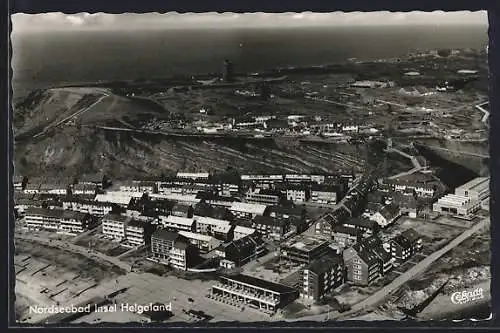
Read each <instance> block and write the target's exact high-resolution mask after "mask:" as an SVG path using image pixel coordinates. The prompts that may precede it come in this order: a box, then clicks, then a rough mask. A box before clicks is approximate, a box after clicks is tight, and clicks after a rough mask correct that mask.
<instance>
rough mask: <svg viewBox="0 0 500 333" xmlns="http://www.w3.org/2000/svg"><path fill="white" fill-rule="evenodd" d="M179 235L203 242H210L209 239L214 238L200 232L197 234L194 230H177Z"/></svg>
mask: <svg viewBox="0 0 500 333" xmlns="http://www.w3.org/2000/svg"><path fill="white" fill-rule="evenodd" d="M179 235H181V236H184V237H186V238H189V239H195V240H200V241H203V242H210V241H211V240H214V239H215V238H214V237H212V236H207V235H202V234H198V233H196V232H190V231H179Z"/></svg>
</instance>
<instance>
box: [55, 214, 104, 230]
mask: <svg viewBox="0 0 500 333" xmlns="http://www.w3.org/2000/svg"><path fill="white" fill-rule="evenodd" d="M96 226H97V219H96V218H95V217H94V216H92V215H90V214H85V213H80V212H73V211H67V210H66V211H64V212H63V214H62V216H61V222H60V225H59V230H58V231H57V232H58V233H61V234H66V235H72V236H76V235H78V234H80V233H83V232H85V231H87V230H89V229H93V228H95V227H96Z"/></svg>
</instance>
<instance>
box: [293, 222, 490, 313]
mask: <svg viewBox="0 0 500 333" xmlns="http://www.w3.org/2000/svg"><path fill="white" fill-rule="evenodd" d="M489 223H490V218H489V217H488V218H485V219H483V220H481V221H480V222H478V223H477V224H475V225H474V226H472V227H471V228H469V229H467V230H466V231H464V232H463V233H461V234H460V235H459V236H458V237H456V238H455V239H453V240H452V241H451V242H449V243H448V244H447V245H445V246H444V247H443V248H441V249H439V250H437V251H435V252H433V253H432V254H430V255H428V256H427V257H425V259H423V260H422V261H420V262H419V263H418V264H417V265H415V266H413V267H412V268H411V269H409V270H408V271H406V272H404V273H403V274H401V275H400V276H398V277H397V278H396V279H394V281H392V282H391V283H389V284H388V285H386V286H385V287H383V288H382V289H380V290H379V291H377V292H376V293H374V294H373V295H371V296H369V297H368V298H366V299H364V300H363V301H361V302H359V303H356V304H354V305H352V306H351V310H350V311H348V312H344V313H338V312H331V313H330V315H329V317H330V319H340V318H341V317H345V316H347V315H352V314H354V313H355V312H357V311H360V310H363V309H369V308H370V307H372V306H374V305H376V304H377V303H380V302H381V301H383V300H384V299H386V298H387V297H388V296H389V295H390V294H391V293H392V292H394V291H395V290H397V289H398V288H399V287H401V286H402V285H403V284H405V283H406V282H408V281H410V280H411V279H413V278H414V277H415V276H417V275H418V274H420V273H421V272H423V271H425V270H426V269H427V268H428V267H429V266H430V265H431V264H432V263H434V262H435V261H436V260H438V259H439V258H441V257H442V256H443V255H445V254H446V253H448V252H449V251H450V250H452V249H453V248H455V247H456V246H458V245H459V244H460V243H462V242H463V241H465V240H466V239H467V238H469V237H470V236H471V235H473V234H474V233H476V232H478V231H479V230H480V229H481V228H483V227H485V226H487V225H488V224H489ZM327 316H328V314H325V313H323V314H319V315H312V316H307V317H301V318H296V319H293V320H289V321H306V320H307V321H324V320H326V319H327Z"/></svg>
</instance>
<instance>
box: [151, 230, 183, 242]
mask: <svg viewBox="0 0 500 333" xmlns="http://www.w3.org/2000/svg"><path fill="white" fill-rule="evenodd" d="M151 237H154V238H160V239H163V240H166V241H175V240H177V238H178V237H179V234H178V233H176V232H172V231H168V230H166V229H156V230H155V232H153V235H152V236H151Z"/></svg>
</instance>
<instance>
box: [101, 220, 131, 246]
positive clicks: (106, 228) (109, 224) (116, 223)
mask: <svg viewBox="0 0 500 333" xmlns="http://www.w3.org/2000/svg"><path fill="white" fill-rule="evenodd" d="M129 220H130V218H129V217H126V216H122V215H115V214H108V215H106V216H104V217H103V218H102V233H103V234H104V235H106V236H109V237H112V238H113V239H115V240H117V241H122V240H124V239H125V238H126V234H125V230H126V225H127V222H128V221H129Z"/></svg>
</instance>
